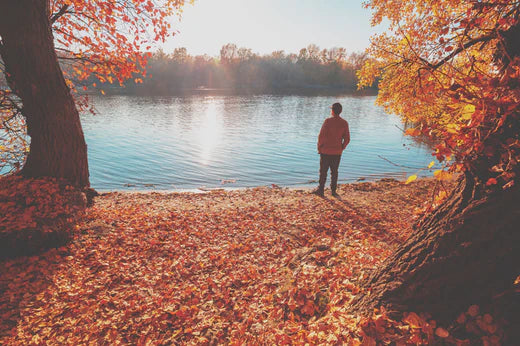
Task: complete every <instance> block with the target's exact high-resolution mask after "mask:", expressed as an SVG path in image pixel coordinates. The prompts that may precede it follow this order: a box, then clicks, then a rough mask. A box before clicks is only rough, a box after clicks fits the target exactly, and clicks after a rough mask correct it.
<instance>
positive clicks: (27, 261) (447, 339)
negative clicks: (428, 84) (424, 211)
mask: <svg viewBox="0 0 520 346" xmlns="http://www.w3.org/2000/svg"><path fill="white" fill-rule="evenodd" d="M437 184H438V183H437V182H436V181H434V180H432V179H421V180H417V181H415V182H413V183H412V184H408V185H406V184H404V183H402V182H398V181H395V180H391V179H386V180H381V181H378V182H366V183H358V184H347V185H341V186H340V187H339V193H340V197H339V198H334V197H332V196H331V195H330V191H327V192H326V195H325V197H324V198H321V197H318V196H315V195H312V194H310V190H301V189H286V188H279V187H277V186H273V187H272V188H271V187H262V188H253V189H244V190H235V191H223V190H218V191H212V192H208V193H203V194H196V193H154V192H152V193H131V192H113V193H106V194H102V195H100V196H98V197H96V198H95V204H94V206H93V207H91V208H89V209H87V212H86V214H85V217H84V218H83V219H82V220H81V222H80V223H79V224H78V225H77V226H76V231H75V235H74V239H73V240H72V241H71V242H70V243H69V244H67V245H66V246H62V247H60V248H57V249H51V250H48V251H46V252H44V253H42V254H40V255H36V256H32V257H21V258H17V259H10V260H4V261H2V262H0V274H1V275H0V293H1V294H0V344H5V345H7V344H30V343H34V344H43V343H46V342H49V343H51V344H52V343H58V344H61V343H66V344H74V345H79V344H87V343H95V344H100V343H105V344H117V343H122V344H128V343H130V344H142V345H145V344H146V345H148V344H221V343H231V344H244V343H252V344H284V343H285V344H290V343H292V344H305V343H310V344H353V345H356V344H360V343H363V344H366V345H375V344H376V340H377V341H381V342H390V341H393V342H398V343H406V342H408V343H446V344H452V343H453V344H457V343H459V344H470V343H471V344H473V342H474V341H475V340H478V341H479V342H481V343H484V344H485V343H488V344H499V343H500V342H503V341H504V332H503V327H504V326H507V323H508V322H507V321H504V320H499V319H498V318H497V317H496V316H494V315H493V314H489V313H487V311H485V310H484V309H483V308H482V307H479V306H476V305H473V306H471V307H468V310H467V311H462V312H461V315H460V316H459V318H458V319H457V321H456V322H455V321H454V322H453V324H451V325H446V326H440V325H437V323H436V322H435V321H434V320H432V319H431V317H430V316H429V315H428V314H425V313H419V312H417V313H412V312H410V313H408V314H405V317H404V318H403V319H402V320H400V321H393V320H391V319H390V318H389V317H388V316H386V314H385V311H384V310H382V311H375V312H374V315H373V316H370V317H369V318H362V317H360V316H355V315H352V314H351V313H350V312H349V310H348V305H349V304H348V303H349V301H350V300H351V299H352V298H353V297H354V296H355V295H356V294H358V293H360V291H361V289H360V283H361V281H362V280H363V278H365V277H366V276H367V275H368V274H369V273H370V272H371V271H372V270H373V269H374V268H375V267H376V266H378V265H380V264H381V263H382V261H383V260H384V259H385V258H387V257H388V256H389V255H390V254H391V253H392V252H393V251H394V250H395V249H396V247H397V246H398V245H399V244H401V243H402V242H403V241H404V240H405V239H406V238H407V237H408V236H409V235H410V234H411V232H413V228H412V224H413V223H414V222H415V221H416V219H417V217H418V215H419V214H420V210H421V208H423V207H424V206H425V205H428V204H431V203H432V201H433V194H434V190H435V189H436V187H438V185H437ZM448 185H449V186H451V185H453V184H448Z"/></svg>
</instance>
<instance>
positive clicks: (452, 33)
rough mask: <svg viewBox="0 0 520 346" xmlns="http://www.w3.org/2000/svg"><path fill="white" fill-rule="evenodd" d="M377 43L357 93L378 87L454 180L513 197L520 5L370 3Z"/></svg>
mask: <svg viewBox="0 0 520 346" xmlns="http://www.w3.org/2000/svg"><path fill="white" fill-rule="evenodd" d="M366 6H367V7H368V8H371V9H372V10H373V11H374V14H373V20H372V21H373V24H379V23H381V22H382V20H383V18H386V19H387V20H388V21H389V23H390V29H389V30H388V31H387V32H385V33H383V34H380V35H377V36H375V37H374V38H373V40H372V44H371V46H370V49H369V53H370V56H371V57H372V59H371V60H369V61H368V62H367V63H366V64H365V66H364V67H363V69H362V71H361V72H360V79H361V83H360V86H366V85H371V84H372V83H373V82H374V81H375V80H376V79H378V80H379V89H380V92H379V96H378V102H379V104H381V105H383V106H384V107H385V108H386V109H387V110H388V111H390V112H395V113H397V114H400V115H401V116H402V117H403V118H404V119H405V120H406V121H408V122H409V123H412V124H414V125H415V127H414V128H412V129H409V130H408V131H407V133H408V134H409V135H412V136H427V137H430V138H432V139H434V140H435V141H436V142H437V145H436V147H435V151H434V154H435V156H436V157H437V159H438V160H439V161H441V162H443V161H444V162H447V167H449V171H451V172H471V174H472V175H474V176H475V177H476V179H477V180H478V181H479V183H480V184H482V185H486V186H488V187H495V186H496V187H499V188H504V189H508V188H510V187H512V186H513V185H514V184H515V181H516V179H517V178H518V177H517V174H518V169H519V167H518V161H519V159H520V140H519V137H518V136H519V133H520V131H519V130H520V129H519V125H518V123H519V114H520V110H519V107H520V106H519V105H520V84H519V80H520V54H519V48H518V47H520V42H519V39H518V38H519V37H520V17H519V16H520V3H519V2H518V1H498V0H497V1H495V0H494V1H485V2H482V1H461V0H435V1H433V0H419V1H402V0H398V1H387V0H372V1H369V2H368V3H367V4H366Z"/></svg>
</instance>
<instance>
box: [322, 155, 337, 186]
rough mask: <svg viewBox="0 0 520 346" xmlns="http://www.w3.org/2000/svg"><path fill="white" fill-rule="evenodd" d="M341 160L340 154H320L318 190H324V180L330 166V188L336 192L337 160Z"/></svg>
mask: <svg viewBox="0 0 520 346" xmlns="http://www.w3.org/2000/svg"><path fill="white" fill-rule="evenodd" d="M340 160H341V154H340V155H328V154H320V186H319V190H320V191H324V190H325V182H326V181H327V172H328V170H329V167H330V189H331V190H332V192H333V193H334V192H336V187H337V186H338V168H339V161H340Z"/></svg>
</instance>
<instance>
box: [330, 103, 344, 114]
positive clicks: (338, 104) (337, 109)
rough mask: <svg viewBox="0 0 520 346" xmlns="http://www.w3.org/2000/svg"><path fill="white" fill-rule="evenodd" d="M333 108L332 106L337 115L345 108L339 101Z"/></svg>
mask: <svg viewBox="0 0 520 346" xmlns="http://www.w3.org/2000/svg"><path fill="white" fill-rule="evenodd" d="M331 108H332V111H333V112H334V114H336V115H340V114H341V111H342V110H343V107H342V106H341V103H339V102H336V103H335V104H333V105H332V107H331Z"/></svg>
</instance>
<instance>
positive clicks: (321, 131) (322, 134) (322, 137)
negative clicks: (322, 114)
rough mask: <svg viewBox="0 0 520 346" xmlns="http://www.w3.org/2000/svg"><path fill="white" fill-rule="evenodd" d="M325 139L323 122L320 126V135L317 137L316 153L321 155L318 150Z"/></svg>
mask: <svg viewBox="0 0 520 346" xmlns="http://www.w3.org/2000/svg"><path fill="white" fill-rule="evenodd" d="M324 138H325V121H324V122H323V125H321V130H320V134H319V135H318V153H320V154H321V152H320V148H321V147H322V146H323V139H324Z"/></svg>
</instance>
